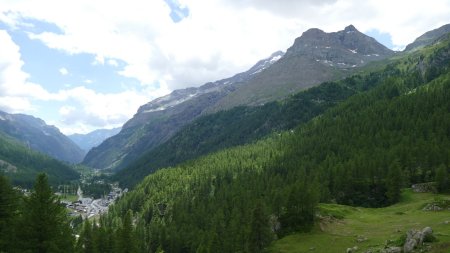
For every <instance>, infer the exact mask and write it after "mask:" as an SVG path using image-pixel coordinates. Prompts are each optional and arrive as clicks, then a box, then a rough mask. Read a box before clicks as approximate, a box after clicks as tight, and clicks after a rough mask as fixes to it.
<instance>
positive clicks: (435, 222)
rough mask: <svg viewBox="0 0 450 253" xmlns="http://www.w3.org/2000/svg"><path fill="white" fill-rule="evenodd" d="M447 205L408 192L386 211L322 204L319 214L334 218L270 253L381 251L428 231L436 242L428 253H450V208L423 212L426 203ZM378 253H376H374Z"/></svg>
mask: <svg viewBox="0 0 450 253" xmlns="http://www.w3.org/2000/svg"><path fill="white" fill-rule="evenodd" d="M438 200H447V203H448V202H450V195H437V194H431V193H413V192H412V190H410V189H407V190H404V191H403V193H402V201H401V202H400V203H398V204H396V205H393V206H389V207H385V208H360V207H349V206H343V205H335V204H321V205H320V207H319V208H320V210H321V213H323V214H328V215H331V216H334V217H337V218H324V219H322V220H321V222H319V223H318V224H317V225H316V226H315V228H314V229H313V231H311V232H310V233H300V234H294V235H290V236H287V237H284V238H282V239H281V240H278V241H276V242H275V243H273V244H272V246H271V247H270V249H269V252H273V253H300V252H320V253H334V252H336V253H338V252H339V253H342V252H346V249H347V248H351V247H354V246H357V247H358V250H357V251H356V252H366V251H367V250H368V249H380V248H383V246H384V245H385V244H386V241H388V240H393V241H395V240H398V239H399V238H400V237H401V236H402V235H404V234H406V232H407V231H408V230H410V229H423V228H424V227H431V228H432V229H433V231H434V235H435V236H436V237H437V239H438V241H437V242H434V243H432V244H431V249H430V251H429V252H434V253H445V252H446V253H448V252H450V207H448V206H447V207H446V209H445V210H442V211H423V208H424V207H425V206H427V204H429V203H433V202H435V201H438ZM373 252H377V251H373Z"/></svg>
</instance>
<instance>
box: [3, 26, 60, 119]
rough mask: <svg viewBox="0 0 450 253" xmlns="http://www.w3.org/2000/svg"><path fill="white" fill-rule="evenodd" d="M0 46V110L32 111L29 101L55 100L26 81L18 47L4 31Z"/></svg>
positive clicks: (43, 90) (38, 86)
mask: <svg viewBox="0 0 450 253" xmlns="http://www.w3.org/2000/svg"><path fill="white" fill-rule="evenodd" d="M0 45H1V48H2V50H0V110H4V111H7V112H26V111H33V109H34V108H33V106H32V103H31V102H30V99H42V100H49V99H54V98H55V97H53V96H52V94H50V93H48V92H47V91H46V90H45V89H44V88H42V87H41V86H40V85H38V84H34V83H31V82H29V81H28V77H29V75H28V74H27V73H25V72H24V71H23V70H22V66H23V64H24V63H23V61H22V60H21V55H20V50H19V47H18V46H17V45H16V44H15V43H14V41H13V40H12V39H11V36H10V35H9V34H8V33H7V32H6V31H4V30H0Z"/></svg>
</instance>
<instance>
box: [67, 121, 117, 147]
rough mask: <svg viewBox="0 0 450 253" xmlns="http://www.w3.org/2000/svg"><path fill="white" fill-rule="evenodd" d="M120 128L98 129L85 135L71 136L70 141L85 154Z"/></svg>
mask: <svg viewBox="0 0 450 253" xmlns="http://www.w3.org/2000/svg"><path fill="white" fill-rule="evenodd" d="M120 129H121V128H120V127H118V128H113V129H98V130H95V131H92V132H90V133H87V134H72V135H69V136H67V137H69V139H71V140H72V141H73V142H75V144H77V145H78V147H80V148H81V149H82V150H83V151H85V152H86V153H87V152H88V151H89V150H90V149H91V148H93V147H96V146H98V145H100V144H101V143H102V142H103V141H104V140H106V139H108V138H109V137H111V136H114V135H116V134H118V133H119V132H120Z"/></svg>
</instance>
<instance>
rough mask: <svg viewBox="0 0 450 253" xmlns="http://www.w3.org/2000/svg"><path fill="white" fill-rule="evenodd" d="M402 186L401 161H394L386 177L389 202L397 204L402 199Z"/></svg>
mask: <svg viewBox="0 0 450 253" xmlns="http://www.w3.org/2000/svg"><path fill="white" fill-rule="evenodd" d="M401 187H402V169H401V168H400V162H399V161H394V162H393V163H392V165H391V166H390V168H389V171H388V175H387V179H386V189H387V191H386V197H387V199H388V202H389V204H395V203H397V202H398V201H399V200H400V193H401V192H400V190H401Z"/></svg>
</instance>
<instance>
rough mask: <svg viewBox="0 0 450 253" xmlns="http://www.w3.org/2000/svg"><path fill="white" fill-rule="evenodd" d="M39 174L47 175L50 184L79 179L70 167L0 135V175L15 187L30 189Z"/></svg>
mask: <svg viewBox="0 0 450 253" xmlns="http://www.w3.org/2000/svg"><path fill="white" fill-rule="evenodd" d="M40 172H45V173H47V174H48V177H49V181H50V183H52V184H57V183H61V182H67V181H70V180H76V179H78V178H79V175H78V173H77V172H75V171H74V170H73V169H72V168H71V167H70V166H68V165H67V164H64V163H62V162H60V161H57V160H55V159H53V158H50V157H49V156H46V155H44V154H41V153H39V152H36V151H33V150H31V149H29V148H27V147H25V146H24V145H23V144H22V143H21V142H20V141H18V140H15V139H13V138H11V137H10V136H7V135H5V134H3V133H0V173H1V174H5V175H6V176H8V177H9V178H11V181H12V183H13V184H15V185H21V186H25V187H30V186H31V185H32V184H33V183H34V181H35V179H36V175H37V174H38V173H40Z"/></svg>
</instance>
